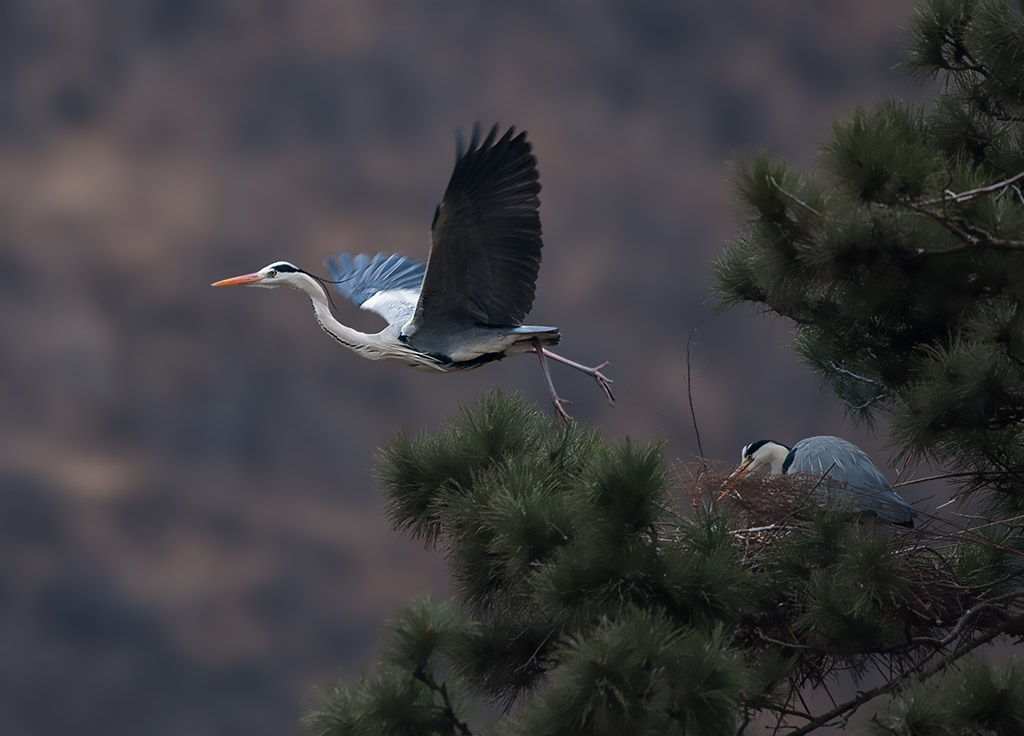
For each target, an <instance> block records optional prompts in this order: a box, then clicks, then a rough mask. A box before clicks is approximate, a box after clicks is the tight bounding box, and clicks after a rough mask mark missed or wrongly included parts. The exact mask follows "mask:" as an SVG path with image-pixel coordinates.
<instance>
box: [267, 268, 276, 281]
mask: <svg viewBox="0 0 1024 736" xmlns="http://www.w3.org/2000/svg"><path fill="white" fill-rule="evenodd" d="M275 276H277V271H275V270H274V269H270V270H269V271H267V278H268V279H272V278H274V277H275Z"/></svg>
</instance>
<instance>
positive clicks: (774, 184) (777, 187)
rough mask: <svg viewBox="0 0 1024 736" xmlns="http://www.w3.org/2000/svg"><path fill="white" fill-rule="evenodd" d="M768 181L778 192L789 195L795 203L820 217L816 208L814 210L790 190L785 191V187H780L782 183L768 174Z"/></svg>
mask: <svg viewBox="0 0 1024 736" xmlns="http://www.w3.org/2000/svg"><path fill="white" fill-rule="evenodd" d="M768 182H769V183H770V184H771V185H772V186H773V187H775V188H776V189H778V190H779V191H780V192H781V193H782V194H783V195H785V196H787V197H789V198H790V199H792V200H793V201H794V202H796V203H797V204H798V205H800V206H801V207H803V208H804V209H805V210H807V211H808V212H810V213H812V214H814V215H817V216H818V217H821V213H820V212H818V210H816V209H814V208H813V207H811V206H810V205H809V204H807V203H806V202H804V201H803V200H802V199H800V198H799V197H797V196H796V195H795V194H792V193H791V192H787V191H786V190H785V189H783V188H782V185H781V184H779V182H777V181H775V177H774V176H769V177H768Z"/></svg>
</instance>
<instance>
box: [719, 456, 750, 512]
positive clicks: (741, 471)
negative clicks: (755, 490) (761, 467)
mask: <svg viewBox="0 0 1024 736" xmlns="http://www.w3.org/2000/svg"><path fill="white" fill-rule="evenodd" d="M752 462H754V458H750V459H749V460H744V461H743V464H742V465H740V466H739V467H738V468H736V470H734V471H732V472H731V473H729V477H728V478H726V479H725V483H723V484H722V485H723V486H725V490H724V491H722V495H720V496H719V497H718V499H717V500H719V501H721V500H722V499H723V498H725V497H726V495H727V494H728V493H729V491H731V490H732V483H734V482H735V481H737V480H739V479H740V478H742V477H743V476H744V475H745V474H746V472H747V468H749V467H750V463H752Z"/></svg>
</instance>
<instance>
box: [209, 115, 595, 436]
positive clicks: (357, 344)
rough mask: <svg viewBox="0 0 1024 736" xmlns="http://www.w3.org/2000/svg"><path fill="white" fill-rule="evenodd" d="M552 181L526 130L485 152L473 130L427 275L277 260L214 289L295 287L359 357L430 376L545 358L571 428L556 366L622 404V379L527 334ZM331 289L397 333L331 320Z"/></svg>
mask: <svg viewBox="0 0 1024 736" xmlns="http://www.w3.org/2000/svg"><path fill="white" fill-rule="evenodd" d="M539 192H540V182H539V179H538V176H537V159H536V158H535V157H534V155H533V152H532V147H531V146H530V143H529V142H528V141H527V140H526V132H525V131H524V132H521V133H519V135H515V128H509V129H508V131H507V132H506V133H505V134H504V135H503V136H501V138H498V126H497V125H495V126H494V127H493V128H491V130H490V133H489V134H488V135H487V137H486V138H485V139H484V141H483V142H482V143H481V142H480V126H479V125H476V126H474V128H473V136H472V139H471V140H470V143H469V147H468V149H466V150H463V142H462V138H461V136H458V137H457V141H456V158H455V170H454V171H453V172H452V176H451V179H450V180H449V182H448V188H447V189H445V193H444V199H443V200H442V201H441V204H439V205H438V206H437V209H436V211H435V212H434V220H433V223H432V224H431V228H430V255H429V257H428V258H427V263H426V265H424V264H422V263H419V262H418V261H415V260H413V259H411V258H407V257H405V256H403V255H400V254H397V253H396V254H394V255H390V256H386V255H384V254H383V253H378V254H377V255H376V256H374V257H372V258H371V257H370V256H368V255H364V254H360V255H357V256H356V257H355V258H353V257H351V256H349V255H348V254H347V253H342V254H341V255H340V256H339V257H338V258H331V257H329V258H327V260H326V264H327V267H328V269H329V270H330V272H331V275H332V277H333V280H330V281H328V280H326V279H321V278H318V277H316V276H314V275H313V274H311V273H308V272H307V271H303V270H302V269H301V268H299V267H298V266H294V265H292V264H291V263H288V262H287V261H277V262H275V263H271V264H270V265H269V266H266V267H264V268H263V269H261V270H259V271H257V272H255V273H250V274H246V275H244V276H235V277H234V278H230V279H224V280H223V281H218V282H216V283H214V284H213V286H261V287H278V286H290V287H291V288H293V289H298V290H299V291H302V292H305V293H306V294H307V295H308V296H309V298H310V300H312V302H313V310H314V312H315V314H316V319H317V322H319V323H320V326H321V327H322V328H323V329H324V331H326V332H327V333H328V334H329V335H330V336H331V337H333V338H334V339H335V340H337V341H338V342H340V343H341V344H342V345H344V346H345V347H347V348H350V349H351V350H354V351H355V352H356V353H357V354H358V355H361V356H363V357H364V358H369V359H371V360H390V361H394V362H397V363H403V364H405V365H409V366H412V367H413V368H418V369H420V370H426V371H437V372H440V373H450V372H453V371H465V370H470V369H472V368H478V367H480V366H481V365H483V364H485V363H490V362H491V361H494V360H501V359H502V358H505V357H507V356H510V355H518V354H519V353H530V352H532V353H536V355H537V357H538V358H539V359H540V366H541V370H542V371H543V374H544V381H545V384H546V386H547V390H548V393H549V394H550V396H551V401H552V402H553V403H554V405H555V411H556V413H557V414H558V416H559V417H560V418H561V419H564V420H566V421H568V420H569V415H568V414H567V413H566V411H565V409H564V408H563V407H562V404H563V403H568V402H566V401H565V400H564V399H562V398H560V397H559V396H558V394H557V393H556V392H555V387H554V384H553V383H552V381H551V374H550V372H549V371H548V364H547V360H546V359H547V358H552V359H553V360H557V361H559V362H561V363H564V364H566V365H568V366H571V367H573V368H575V369H576V370H579V371H583V372H584V373H586V374H587V375H589V376H591V377H593V378H594V380H596V381H597V383H598V385H600V386H601V388H602V389H603V390H604V393H605V395H606V396H607V397H608V402H609V403H610V404H614V402H615V396H614V394H612V390H611V385H610V383H611V379H609V378H607V377H605V375H604V374H603V373H601V370H602V369H603V368H604V367H605V366H607V365H608V363H607V362H605V363H602V364H601V365H599V366H597V367H595V368H591V367H588V366H585V365H581V364H580V363H577V362H575V361H572V360H569V359H567V358H564V357H562V356H560V355H557V354H555V353H553V352H552V351H550V350H548V346H550V345H556V344H557V343H558V341H559V340H560V339H561V335H560V334H559V331H558V328H557V327H542V326H534V325H524V324H523V319H524V318H525V317H526V315H527V314H528V313H529V311H530V307H531V306H532V305H533V297H534V290H535V286H536V282H537V272H538V270H539V269H540V260H541V252H540V251H541V247H542V246H543V243H542V241H541V228H540V214H539V211H538V210H539V207H540V200H539V198H538V194H539ZM324 283H332V284H334V285H335V286H336V287H337V289H338V291H339V292H341V294H342V295H344V296H345V297H346V298H348V299H350V300H351V301H352V302H354V303H355V304H356V306H358V307H361V308H362V309H368V310H370V311H373V312H376V313H377V314H379V315H380V316H381V317H383V318H384V319H385V320H387V323H388V324H387V327H385V328H384V329H383V330H381V331H380V332H377V333H374V334H368V333H365V332H359V331H358V330H354V329H352V328H351V327H348V326H346V325H344V324H342V323H341V322H339V321H338V320H337V319H335V317H334V315H333V314H332V313H331V308H330V298H329V296H328V294H327V291H326V290H325V289H324V286H323V284H324Z"/></svg>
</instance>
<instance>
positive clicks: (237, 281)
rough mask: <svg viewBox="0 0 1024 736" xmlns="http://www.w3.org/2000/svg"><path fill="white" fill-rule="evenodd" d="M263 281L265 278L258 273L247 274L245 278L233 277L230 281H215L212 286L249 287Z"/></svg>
mask: <svg viewBox="0 0 1024 736" xmlns="http://www.w3.org/2000/svg"><path fill="white" fill-rule="evenodd" d="M262 280H263V277H262V276H260V275H259V274H258V273H247V274H245V275H244V276H232V277H231V278H230V279H224V280H222V281H214V282H213V283H212V284H210V286H249V285H250V284H258V283H259V282H260V281H262Z"/></svg>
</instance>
